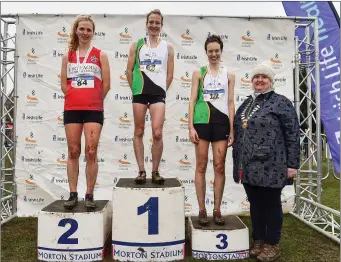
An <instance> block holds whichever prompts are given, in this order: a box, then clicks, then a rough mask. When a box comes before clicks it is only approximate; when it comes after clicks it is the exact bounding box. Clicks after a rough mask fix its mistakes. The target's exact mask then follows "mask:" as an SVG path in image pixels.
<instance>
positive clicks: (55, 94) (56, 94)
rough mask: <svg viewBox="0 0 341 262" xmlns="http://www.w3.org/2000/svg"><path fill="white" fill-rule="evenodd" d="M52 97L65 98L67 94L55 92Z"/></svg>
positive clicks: (56, 98)
mask: <svg viewBox="0 0 341 262" xmlns="http://www.w3.org/2000/svg"><path fill="white" fill-rule="evenodd" d="M52 98H53V99H55V100H64V99H65V95H64V94H63V93H61V94H60V93H53V94H52Z"/></svg>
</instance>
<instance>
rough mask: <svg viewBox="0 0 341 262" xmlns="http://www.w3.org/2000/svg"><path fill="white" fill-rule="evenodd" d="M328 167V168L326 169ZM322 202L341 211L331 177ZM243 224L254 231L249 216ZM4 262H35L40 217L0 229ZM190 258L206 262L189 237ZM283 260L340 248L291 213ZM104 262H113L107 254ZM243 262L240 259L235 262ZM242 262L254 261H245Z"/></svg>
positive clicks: (312, 257) (334, 255) (327, 255)
mask: <svg viewBox="0 0 341 262" xmlns="http://www.w3.org/2000/svg"><path fill="white" fill-rule="evenodd" d="M324 168H325V167H324ZM322 183H323V193H322V203H323V204H325V205H327V206H329V207H331V208H334V209H337V210H339V209H340V182H339V181H338V180H336V179H335V178H334V177H333V176H332V175H330V176H329V177H328V178H327V179H326V180H324V181H323V182H322ZM242 220H243V222H244V223H245V224H246V225H247V226H248V227H249V228H251V225H250V219H249V217H243V218H242ZM1 231H2V232H1V261H2V262H35V261H38V260H37V259H36V243H37V218H14V219H12V220H11V221H10V222H8V223H6V224H5V225H3V226H2V229H1ZM186 240H187V249H188V256H187V258H186V259H185V260H183V261H185V262H190V261H193V262H194V261H204V260H196V259H194V258H192V257H190V243H189V242H188V235H187V234H186ZM280 249H281V257H280V258H279V259H277V260H276V261H277V262H280V261H282V262H284V261H285V262H306V261H307V262H308V261H309V262H310V261H314V262H315V261H316V262H317V261H321V262H322V261H323V262H324V261H328V262H334V261H335V262H337V261H340V249H339V245H338V244H336V243H335V242H333V241H332V240H330V239H329V238H327V237H325V236H324V235H322V234H320V233H318V232H317V231H315V230H313V229H311V228H310V227H308V226H307V225H305V224H304V223H302V222H300V221H299V220H297V219H296V218H294V217H293V216H291V215H290V214H287V215H285V217H284V223H283V230H282V239H281V242H280ZM104 261H105V262H109V261H113V260H112V259H111V258H110V254H108V255H107V256H106V258H105V260H104ZM234 261H241V260H234ZM243 261H255V260H254V259H245V260H243Z"/></svg>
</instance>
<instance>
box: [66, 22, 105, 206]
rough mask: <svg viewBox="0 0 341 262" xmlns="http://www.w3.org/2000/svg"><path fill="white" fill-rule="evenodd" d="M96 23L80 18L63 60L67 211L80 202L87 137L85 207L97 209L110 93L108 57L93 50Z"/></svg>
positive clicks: (74, 27) (101, 52) (75, 24)
mask: <svg viewBox="0 0 341 262" xmlns="http://www.w3.org/2000/svg"><path fill="white" fill-rule="evenodd" d="M94 33H95V23H94V21H93V19H92V18H91V16H88V15H79V16H77V18H76V20H75V22H74V23H73V26H72V32H71V36H70V42H69V50H68V52H66V53H65V54H64V56H63V60H62V69H61V88H62V91H63V93H64V94H65V103H64V125H65V133H66V139H67V145H68V160H67V175H68V179H69V187H70V197H69V199H68V200H67V201H65V203H64V208H66V209H73V208H74V207H75V206H76V205H77V202H78V193H77V182H78V174H79V156H80V152H81V136H82V132H83V130H84V135H85V158H86V169H85V173H86V183H87V189H86V194H85V207H86V209H88V210H92V209H94V208H95V207H96V204H95V202H94V198H93V190H94V186H95V183H96V179H97V173H98V163H97V147H98V142H99V138H100V134H101V130H102V126H103V120H104V116H103V101H104V98H105V97H106V95H107V93H108V91H109V89H110V68H109V61H108V56H107V55H106V54H105V53H104V52H103V51H101V50H100V49H98V48H96V47H94V46H92V44H91V40H92V37H93V36H94Z"/></svg>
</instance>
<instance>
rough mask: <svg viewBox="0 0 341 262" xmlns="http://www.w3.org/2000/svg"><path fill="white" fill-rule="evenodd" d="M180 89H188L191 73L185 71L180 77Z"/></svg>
mask: <svg viewBox="0 0 341 262" xmlns="http://www.w3.org/2000/svg"><path fill="white" fill-rule="evenodd" d="M180 80H181V88H184V89H185V88H187V89H190V88H191V85H192V73H190V72H188V71H186V72H185V73H184V74H183V75H182V76H181V77H180Z"/></svg>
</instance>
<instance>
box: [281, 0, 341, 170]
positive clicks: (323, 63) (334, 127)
mask: <svg viewBox="0 0 341 262" xmlns="http://www.w3.org/2000/svg"><path fill="white" fill-rule="evenodd" d="M282 3H283V7H284V10H285V12H286V14H287V16H301V17H317V19H318V20H317V24H318V37H319V60H320V102H321V104H320V105H321V120H322V123H323V126H324V130H325V132H326V136H327V139H328V145H329V147H330V151H331V155H332V157H333V162H334V166H335V169H336V172H337V173H340V19H339V17H338V15H337V13H336V11H335V9H334V6H333V4H332V3H331V2H314V1H310V2H298V1H297V2H296V1H295V2H282ZM312 26H313V25H312ZM313 32H314V28H313V27H312V28H311V30H310V37H313ZM296 36H298V37H299V39H303V37H304V32H303V30H296ZM312 39H313V38H312ZM312 89H313V92H314V93H315V83H314V81H312Z"/></svg>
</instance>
